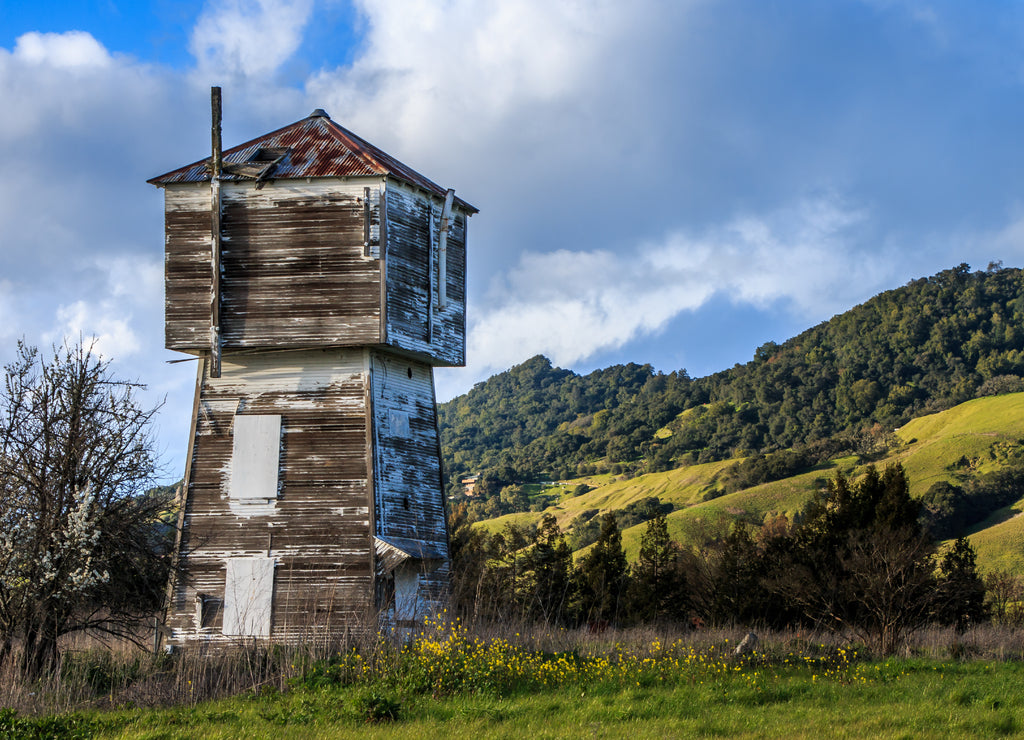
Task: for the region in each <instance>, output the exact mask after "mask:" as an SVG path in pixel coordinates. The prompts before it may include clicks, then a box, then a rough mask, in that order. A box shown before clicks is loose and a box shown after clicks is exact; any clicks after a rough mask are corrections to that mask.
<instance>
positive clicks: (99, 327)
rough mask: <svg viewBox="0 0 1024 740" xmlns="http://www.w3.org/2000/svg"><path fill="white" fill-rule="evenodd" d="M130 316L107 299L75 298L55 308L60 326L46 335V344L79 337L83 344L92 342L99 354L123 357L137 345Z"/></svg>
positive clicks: (138, 344)
mask: <svg viewBox="0 0 1024 740" xmlns="http://www.w3.org/2000/svg"><path fill="white" fill-rule="evenodd" d="M131 320H132V316H131V314H127V315H126V314H125V313H124V311H123V310H122V309H121V307H119V306H115V305H112V303H111V302H110V301H106V300H103V299H100V300H98V301H96V302H95V303H89V302H86V301H84V300H82V301H75V302H74V303H72V304H71V305H69V306H60V307H59V308H58V309H57V321H58V323H59V326H58V328H57V330H56V331H54V332H52V333H49V334H47V335H46V336H45V339H46V343H47V344H48V345H50V344H56V345H60V344H64V343H65V342H67V343H68V344H76V343H77V342H78V341H79V340H80V339H81V340H84V342H85V343H86V344H90V343H92V342H95V344H94V345H93V346H94V349H95V350H96V353H97V354H98V355H100V356H101V357H106V358H108V359H109V358H113V357H116V358H119V359H121V360H123V359H125V358H128V357H130V356H131V355H133V354H135V353H136V352H138V351H139V348H140V343H139V338H138V336H137V335H136V334H135V331H134V330H133V329H132V326H131Z"/></svg>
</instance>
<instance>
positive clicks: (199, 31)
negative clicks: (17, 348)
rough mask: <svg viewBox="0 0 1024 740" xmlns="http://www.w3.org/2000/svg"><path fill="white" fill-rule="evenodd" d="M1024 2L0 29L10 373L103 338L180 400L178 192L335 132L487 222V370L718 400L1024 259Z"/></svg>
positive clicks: (188, 4) (215, 18)
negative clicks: (910, 306) (612, 367)
mask: <svg viewBox="0 0 1024 740" xmlns="http://www.w3.org/2000/svg"><path fill="white" fill-rule="evenodd" d="M1022 7H1024V6H1020V5H1019V4H1017V3H1011V2H974V3H962V2H928V1H927V0H906V1H900V0H857V1H853V0H850V1H846V0H835V1H833V2H828V3H822V2H818V1H817V0H805V1H801V0H787V1H786V2H768V1H766V0H745V1H730V0H721V1H720V2H713V1H711V0H689V1H688V0H636V1H635V2H631V3H622V2H620V1H612V0H565V1H564V2H556V1H554V0H502V2H473V1H472V0H437V1H435V2H430V1H428V0H424V1H422V2H412V1H410V0H372V1H371V0H352V1H351V2H350V1H348V0H299V1H297V2H282V1H281V0H225V1H220V2H215V1H206V2H204V1H202V0H195V1H194V0H184V1H178V2H171V0H153V1H152V2H148V3H146V2H131V3H129V2H122V1H118V0H106V1H95V2H75V3H70V2H68V3H57V2H44V1H42V2H36V3H14V4H12V3H5V4H3V5H0V109H2V110H3V111H4V115H3V116H0V151H3V152H4V156H3V159H2V164H0V173H2V175H3V176H2V177H0V261H2V262H0V359H4V358H7V357H9V356H10V355H11V353H12V351H13V348H14V345H15V342H16V341H17V339H18V338H20V337H25V338H26V339H28V340H29V341H30V342H32V343H35V344H39V345H41V346H44V347H45V346H48V345H50V344H52V343H53V342H57V341H60V340H61V339H62V338H63V337H65V336H70V337H72V338H77V337H78V336H79V335H83V336H96V337H97V338H98V341H99V347H100V349H101V350H102V351H103V352H104V353H105V354H106V355H107V356H109V357H110V358H112V360H113V362H114V363H115V367H116V369H117V371H118V372H119V373H120V374H122V375H124V376H127V377H131V378H136V379H139V380H141V381H143V382H146V383H148V384H149V386H150V392H149V396H148V398H149V399H150V400H151V401H154V402H155V401H156V400H159V399H162V398H166V404H165V406H164V408H163V410H162V412H161V414H160V418H159V426H158V429H157V433H158V436H159V444H160V446H161V449H162V450H163V451H164V454H165V459H166V461H167V472H166V477H167V478H168V479H176V478H177V477H179V476H180V474H181V469H182V468H183V464H182V455H183V450H184V448H185V442H186V440H185V435H186V429H187V423H188V416H189V413H190V401H191V393H192V388H193V376H192V373H193V369H192V366H191V364H189V363H184V364H179V365H171V364H167V360H170V359H174V353H171V352H167V351H166V350H164V349H163V346H162V341H163V328H162V320H163V317H162V310H163V306H162V297H161V290H162V275H161V270H162V252H161V250H162V229H163V223H162V196H161V193H160V192H159V191H157V190H156V189H154V188H152V187H151V186H149V185H146V184H145V180H146V179H147V178H149V177H152V176H154V175H157V174H160V173H162V172H165V171H167V170H170V169H172V168H174V167H177V166H179V165H181V164H185V163H188V162H191V161H194V160H196V159H198V158H200V157H202V156H204V155H205V153H206V150H207V148H208V146H209V143H208V139H209V120H208V117H209V110H208V106H209V87H210V85H211V84H218V85H221V86H222V87H223V89H224V106H225V121H224V138H225V143H226V144H227V145H231V144H233V143H238V142H240V141H243V140H245V139H247V138H250V137H252V136H256V135H258V134H261V133H264V132H266V131H269V130H272V129H274V128H277V127H280V126H282V125H285V124H287V123H290V122H292V121H295V120H298V119H300V118H302V117H304V116H306V115H308V113H309V112H310V111H311V110H313V109H314V108H325V109H326V110H327V111H328V112H329V113H330V114H331V115H332V117H333V118H334V119H335V120H337V121H339V122H341V123H342V124H343V125H345V126H347V127H348V128H350V129H352V130H354V131H355V132H357V133H358V134H360V135H361V136H363V137H364V138H366V139H368V140H370V141H372V142H373V143H375V144H377V145H378V146H380V147H382V148H384V149H385V150H387V151H388V152H389V153H391V154H393V155H394V156H396V157H398V158H399V159H401V160H403V161H405V162H406V163H408V164H409V165H411V166H413V167H415V168H416V169H418V170H420V171H421V172H423V173H424V174H426V175H427V176H429V177H431V178H432V179H434V180H435V181H437V182H439V183H441V184H443V185H445V186H450V187H454V188H456V190H457V192H458V193H459V194H460V195H461V196H462V197H464V198H465V199H466V200H468V201H470V202H472V203H473V204H474V205H476V206H478V207H479V208H480V213H479V214H478V215H477V216H475V217H474V218H473V219H472V221H471V223H470V230H469V238H470V270H469V281H470V283H469V296H470V305H469V311H470V314H469V315H470V319H469V321H470V324H469V334H470V336H469V366H468V367H467V368H466V369H464V370H451V371H441V372H439V373H438V376H437V377H438V390H439V395H440V396H441V397H442V400H443V399H445V398H450V397H452V396H453V395H455V394H457V393H460V392H463V391H465V390H466V389H468V388H469V387H471V386H472V384H473V383H474V382H478V381H480V380H482V379H485V378H486V377H488V376H489V375H491V374H493V373H495V372H499V371H501V370H503V369H505V368H506V367H508V366H510V365H512V364H514V363H517V362H521V361H523V360H525V359H527V358H528V357H530V356H532V355H534V354H537V353H544V354H546V355H547V356H549V357H550V358H551V359H552V360H553V361H554V362H555V363H556V364H559V365H562V366H564V367H570V368H573V369H576V370H578V371H581V372H583V371H587V370H590V369H593V368H595V367H602V366H606V365H609V364H613V363H617V362H631V361H633V362H649V363H651V364H652V365H654V366H655V367H656V368H657V369H659V370H664V371H671V370H677V369H680V368H685V369H687V370H688V371H689V372H690V374H691V375H694V376H699V375H704V374H707V373H710V372H714V371H716V370H719V369H722V368H725V367H729V366H731V365H733V364H734V363H738V362H745V361H746V360H748V359H750V357H751V356H752V355H753V352H754V350H755V348H756V347H757V346H759V345H760V344H762V343H764V342H766V341H769V340H771V341H777V342H781V341H784V340H785V339H787V338H789V337H790V336H793V335H794V334H796V333H798V332H800V331H802V330H803V329H806V328H808V327H810V326H813V325H814V324H817V323H819V322H821V321H823V320H826V319H828V318H829V317H831V316H832V315H834V314H836V313H839V312H842V311H844V310H846V309H848V308H850V307H852V306H854V305H856V304H857V303H860V302H862V301H864V300H866V299H867V298H869V297H870V296H871V295H873V294H875V293H877V292H879V291H881V290H885V289H889V288H894V287H897V286H899V285H902V284H904V283H906V282H907V281H909V280H912V279H914V278H917V277H921V276H925V275H929V274H933V273H935V272H938V271H939V270H942V269H945V268H948V267H951V266H954V265H956V264H959V263H961V262H967V263H969V264H971V265H972V266H973V267H974V268H976V269H984V268H985V267H986V265H987V264H988V263H989V262H990V261H997V260H1001V261H1002V262H1003V263H1004V264H1005V265H1006V266H1021V265H1022V263H1024V183H1022V173H1024V152H1022V147H1021V144H1020V142H1021V132H1022V131H1024V95H1022V93H1024V43H1022V42H1024V9H1022Z"/></svg>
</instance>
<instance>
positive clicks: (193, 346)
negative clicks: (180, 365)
mask: <svg viewBox="0 0 1024 740" xmlns="http://www.w3.org/2000/svg"><path fill="white" fill-rule="evenodd" d="M164 226H165V232H166V236H165V253H164V340H165V345H166V347H167V349H177V350H197V349H203V348H206V349H208V348H209V347H210V290H211V288H210V285H211V277H212V273H211V268H210V249H211V242H212V233H211V230H210V228H211V227H210V186H209V185H205V186H203V185H168V186H167V187H166V188H165V190H164Z"/></svg>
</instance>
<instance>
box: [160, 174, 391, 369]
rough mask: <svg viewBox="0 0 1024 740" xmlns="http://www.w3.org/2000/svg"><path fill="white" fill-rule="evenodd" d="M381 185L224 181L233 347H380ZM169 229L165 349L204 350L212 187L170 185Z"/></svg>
mask: <svg viewBox="0 0 1024 740" xmlns="http://www.w3.org/2000/svg"><path fill="white" fill-rule="evenodd" d="M382 186H383V183H382V181H381V180H380V179H379V178H365V179H355V180H352V181H342V180H336V179H318V180H315V181H313V182H311V183H306V182H304V181H280V182H275V183H268V184H266V185H265V186H264V187H263V188H262V189H257V188H256V187H255V185H254V184H252V183H249V182H241V183H225V184H224V185H223V187H222V193H223V216H222V249H221V298H220V301H221V302H220V307H221V309H220V316H221V336H222V341H223V346H224V349H225V350H228V351H230V350H231V349H238V348H255V347H266V348H283V347H291V348H299V347H312V346H357V345H372V344H379V343H380V342H381V341H382V339H381V315H380V304H381V289H380V285H381V265H380V258H379V257H380V253H381V248H380V193H381V187H382ZM366 188H369V196H370V198H369V207H368V208H366V207H365V204H364V197H365V194H366ZM166 225H167V249H166V261H165V277H166V344H167V347H168V349H177V350H186V351H188V350H191V351H196V350H201V349H205V348H207V347H209V341H210V340H209V336H210V334H209V324H210V295H211V288H210V285H211V272H210V248H211V247H210V244H211V234H210V196H209V186H208V185H206V184H196V185H179V186H173V185H171V186H168V187H167V188H166ZM367 235H368V236H369V244H366V242H367V239H366V236H367Z"/></svg>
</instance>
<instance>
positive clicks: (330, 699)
mask: <svg viewBox="0 0 1024 740" xmlns="http://www.w3.org/2000/svg"><path fill="white" fill-rule="evenodd" d="M861 673H862V674H863V675H862V676H861V678H862V679H863V680H857V681H846V680H845V679H840V678H837V677H831V678H821V677H819V678H813V677H812V676H807V675H804V673H803V672H802V671H799V670H792V671H790V672H787V671H767V672H761V673H760V675H759V676H758V677H757V678H756V679H753V678H751V672H749V671H748V672H742V671H741V672H737V674H736V675H734V674H731V673H727V674H726V675H723V676H719V677H717V678H715V679H714V680H710V681H706V682H704V683H700V682H696V683H685V682H684V683H667V682H656V683H653V684H651V685H646V684H644V683H643V682H641V684H642V685H640V686H633V687H626V686H621V685H614V684H611V683H600V682H599V683H596V684H591V685H585V686H579V685H569V686H561V687H558V688H555V689H549V690H544V691H539V690H534V691H525V692H513V693H512V694H511V695H509V696H500V695H496V694H492V693H487V692H483V693H459V694H456V695H452V696H444V697H440V698H433V697H431V696H430V695H429V694H412V693H410V694H403V693H402V692H400V691H394V690H392V691H383V690H382V691H381V698H382V699H383V700H386V701H393V702H396V703H397V705H398V708H397V715H398V716H397V719H395V720H384V721H376V722H368V721H367V706H368V704H372V701H373V698H374V697H373V695H372V692H368V691H367V689H365V688H359V687H328V688H305V687H303V688H298V689H296V690H294V691H292V692H289V693H288V694H286V695H280V696H278V695H271V696H259V697H257V696H246V697H238V698H234V699H230V700H223V701H218V702H211V703H208V704H203V705H199V706H196V707H191V708H179V709H168V710H148V711H141V710H128V711H125V710H122V711H116V712H110V713H106V714H102V715H94V716H93V717H92V720H93V722H94V724H92V723H91V724H92V728H93V729H94V730H95V731H97V734H96V736H97V737H106V738H167V739H170V738H195V737H203V738H248V737H266V738H282V739H283V738H309V737H317V738H349V737H352V738H354V737H360V738H403V737H424V738H426V737H444V738H453V739H455V738H487V737H524V738H584V737H586V738H591V737H604V738H619V737H633V738H636V737H703V736H718V737H788V738H799V737H806V738H823V737H907V738H910V737H914V738H927V737H936V738H944V737H951V738H952V737H999V736H1012V735H1018V734H1021V732H1022V730H1024V669H1022V667H1021V666H1020V665H1018V664H991V663H980V662H979V663H958V664H948V663H937V662H899V661H891V662H888V663H880V664H879V663H875V664H866V665H864V666H863V671H862V672H861Z"/></svg>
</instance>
